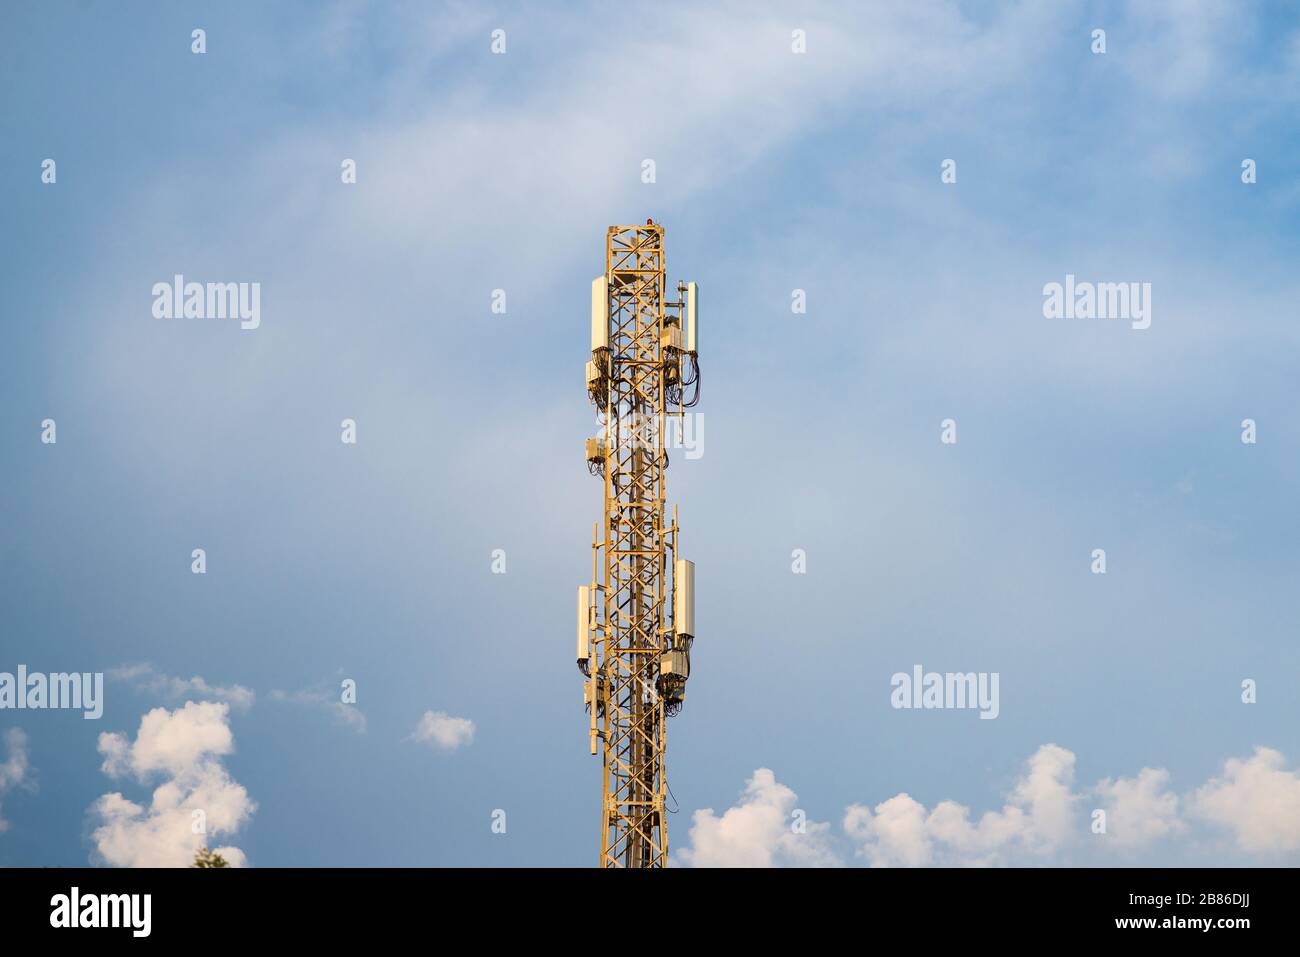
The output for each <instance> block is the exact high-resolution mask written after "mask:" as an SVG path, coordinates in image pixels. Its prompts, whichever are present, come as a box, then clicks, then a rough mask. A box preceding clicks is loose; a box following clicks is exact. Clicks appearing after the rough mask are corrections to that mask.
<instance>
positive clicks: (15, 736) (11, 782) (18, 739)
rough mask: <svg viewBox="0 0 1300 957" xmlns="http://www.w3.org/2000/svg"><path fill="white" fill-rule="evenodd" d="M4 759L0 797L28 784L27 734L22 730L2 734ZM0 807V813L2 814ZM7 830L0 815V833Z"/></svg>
mask: <svg viewBox="0 0 1300 957" xmlns="http://www.w3.org/2000/svg"><path fill="white" fill-rule="evenodd" d="M4 745H5V752H6V755H7V756H6V757H5V759H4V762H3V763H0V797H4V795H5V792H7V791H11V790H13V789H14V788H16V787H21V786H23V785H24V784H26V783H28V773H29V771H28V765H27V734H26V733H25V732H24V731H23V729H22V728H10V729H9V730H8V731H6V732H5V734H4ZM3 810H4V809H3V808H2V807H0V812H3ZM8 829H9V822H8V821H6V820H5V819H4V814H3V813H0V832H4V831H7V830H8Z"/></svg>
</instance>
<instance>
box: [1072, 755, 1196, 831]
mask: <svg viewBox="0 0 1300 957" xmlns="http://www.w3.org/2000/svg"><path fill="white" fill-rule="evenodd" d="M1168 783H1169V772H1168V771H1166V770H1164V769H1163V768H1143V769H1142V770H1141V771H1139V772H1138V775H1137V777H1135V778H1117V779H1115V780H1113V781H1112V780H1111V779H1110V778H1106V779H1105V780H1104V781H1102V782H1100V783H1099V784H1098V785H1097V787H1096V789H1095V790H1096V793H1097V795H1098V796H1099V797H1100V798H1101V808H1102V810H1104V811H1105V812H1106V833H1107V834H1108V835H1109V837H1110V839H1111V840H1112V841H1113V842H1114V843H1115V844H1116V845H1118V846H1119V847H1122V848H1135V847H1143V846H1145V845H1147V844H1150V843H1151V842H1152V841H1156V840H1159V839H1160V838H1162V837H1165V836H1167V835H1170V834H1180V833H1182V832H1184V831H1186V830H1187V824H1186V822H1184V821H1183V820H1182V819H1181V818H1180V817H1179V813H1178V811H1179V801H1178V795H1177V794H1174V793H1173V792H1172V791H1169V790H1168V789H1167V788H1166V785H1167V784H1168Z"/></svg>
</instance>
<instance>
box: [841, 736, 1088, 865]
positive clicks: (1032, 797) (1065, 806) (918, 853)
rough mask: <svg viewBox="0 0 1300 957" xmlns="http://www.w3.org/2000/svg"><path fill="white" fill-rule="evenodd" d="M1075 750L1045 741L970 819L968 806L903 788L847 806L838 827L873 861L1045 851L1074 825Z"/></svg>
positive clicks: (968, 860) (994, 858)
mask: <svg viewBox="0 0 1300 957" xmlns="http://www.w3.org/2000/svg"><path fill="white" fill-rule="evenodd" d="M1073 780H1074V754H1073V753H1071V752H1070V751H1067V750H1066V749H1065V748H1062V747H1058V746H1057V745H1055V744H1045V745H1043V746H1042V747H1040V748H1039V749H1038V751H1036V752H1035V753H1034V755H1033V757H1031V758H1030V759H1029V764H1028V767H1027V771H1026V773H1025V775H1024V776H1023V777H1022V778H1020V780H1019V781H1018V782H1017V783H1016V786H1015V788H1014V789H1013V791H1012V793H1011V795H1010V797H1009V799H1008V801H1007V804H1006V805H1005V806H1004V807H1003V808H1002V810H1000V811H989V812H987V813H985V814H984V815H983V816H982V817H981V818H980V819H979V822H978V823H975V824H972V823H971V820H970V809H969V808H967V807H964V806H963V805H960V804H957V803H956V802H954V801H941V802H939V803H938V804H937V805H935V808H934V810H933V811H930V812H927V811H926V809H925V807H924V805H922V804H920V803H919V802H917V801H915V800H914V799H913V798H911V797H910V796H908V795H907V794H899V795H897V796H895V797H892V798H890V799H889V800H887V801H883V802H881V803H880V804H877V805H876V807H875V813H872V811H871V810H870V809H868V808H866V807H864V806H862V805H857V804H855V805H852V806H850V807H849V808H848V810H847V811H846V812H845V815H844V830H845V832H846V833H847V834H848V835H849V837H851V838H852V839H853V840H854V841H855V842H856V843H857V844H858V851H859V853H860V854H862V855H863V856H865V857H866V858H867V860H868V861H869V862H870V863H871V865H872V866H873V867H889V866H899V865H901V866H904V867H923V866H926V865H929V864H961V865H988V864H996V863H1003V862H1004V861H1005V859H1006V857H1007V856H1008V855H1009V854H1013V853H1017V852H1023V853H1028V854H1032V855H1046V854H1050V853H1051V852H1053V851H1055V850H1057V849H1058V848H1060V847H1061V846H1062V845H1063V844H1065V843H1066V842H1067V841H1068V840H1069V838H1070V836H1071V833H1072V830H1073V828H1074V826H1075V821H1074V817H1075V805H1076V802H1077V801H1078V796H1077V795H1075V794H1074V793H1073V791H1072V789H1071V785H1072V782H1073Z"/></svg>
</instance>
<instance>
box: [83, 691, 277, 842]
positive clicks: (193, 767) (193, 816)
mask: <svg viewBox="0 0 1300 957" xmlns="http://www.w3.org/2000/svg"><path fill="white" fill-rule="evenodd" d="M228 718H229V705H227V704H226V703H224V702H212V701H204V702H194V701H189V702H186V704H185V705H184V707H181V708H177V709H176V710H174V711H168V710H167V709H166V708H155V709H153V710H152V711H150V712H149V713H148V714H146V715H145V716H144V717H143V718H141V719H140V728H139V730H138V731H137V732H136V736H135V740H134V741H132V740H130V739H129V738H128V737H127V736H126V735H124V734H120V733H116V732H105V733H103V734H101V735H100V736H99V752H100V754H102V755H103V757H104V762H103V766H102V769H103V771H104V773H105V774H107V775H109V777H113V778H123V777H128V776H129V777H133V778H134V779H135V780H137V781H139V782H140V783H142V784H143V783H149V782H151V781H155V780H159V779H161V783H159V784H158V786H157V787H156V788H155V789H154V791H153V794H152V797H151V799H150V801H149V803H148V804H147V805H142V804H137V803H135V802H134V801H130V800H128V799H127V798H126V797H124V796H123V795H122V794H121V793H118V792H113V793H110V794H105V795H103V796H101V797H100V798H99V800H97V801H96V802H95V803H94V804H93V805H92V806H91V808H90V814H91V817H92V820H93V821H95V822H96V823H97V824H98V826H97V827H95V829H94V832H93V834H92V840H93V841H94V846H95V853H96V855H97V856H98V857H99V858H101V859H102V860H103V862H104V863H106V864H109V865H111V866H114V867H186V866H188V865H189V864H190V863H192V862H193V860H194V854H195V852H196V851H197V850H198V849H199V848H200V847H203V846H205V845H207V846H211V844H212V838H215V837H221V836H224V835H229V834H233V833H234V832H235V831H238V830H239V828H240V827H242V826H243V825H244V823H245V822H246V821H247V820H248V819H249V817H251V816H252V814H253V812H254V811H255V810H256V809H257V804H256V802H254V801H253V800H252V799H251V798H250V797H249V796H248V792H247V791H246V790H245V789H244V788H243V786H242V785H240V784H238V783H237V782H236V781H234V780H232V779H231V777H230V775H229V773H227V771H226V769H225V767H224V766H223V765H222V763H221V758H222V757H224V756H225V755H228V754H230V753H232V752H233V751H234V736H233V735H232V734H231V732H230V726H229V724H228V723H227V721H228ZM213 850H215V851H216V852H217V853H219V854H220V855H221V856H222V857H224V858H225V859H226V860H227V861H229V862H230V864H231V866H233V867H242V866H243V865H244V864H245V863H246V858H245V855H244V852H243V851H241V850H240V849H239V848H237V847H229V846H224V847H214V848H213Z"/></svg>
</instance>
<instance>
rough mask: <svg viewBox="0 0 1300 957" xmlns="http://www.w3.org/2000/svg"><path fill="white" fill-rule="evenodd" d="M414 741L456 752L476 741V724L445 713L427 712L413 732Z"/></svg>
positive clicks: (467, 719)
mask: <svg viewBox="0 0 1300 957" xmlns="http://www.w3.org/2000/svg"><path fill="white" fill-rule="evenodd" d="M411 737H412V739H414V740H416V741H419V742H421V743H423V744H427V745H429V746H430V747H433V748H437V749H439V750H442V751H455V750H456V749H457V748H459V747H460V746H461V745H465V744H469V743H470V742H471V741H473V740H474V722H473V721H471V720H470V719H469V718H453V717H452V716H451V715H449V714H447V713H446V712H445V711H426V712H425V713H424V716H423V717H421V718H420V723H419V724H417V725H416V726H415V730H414V731H413V732H411Z"/></svg>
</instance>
